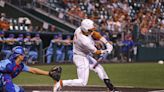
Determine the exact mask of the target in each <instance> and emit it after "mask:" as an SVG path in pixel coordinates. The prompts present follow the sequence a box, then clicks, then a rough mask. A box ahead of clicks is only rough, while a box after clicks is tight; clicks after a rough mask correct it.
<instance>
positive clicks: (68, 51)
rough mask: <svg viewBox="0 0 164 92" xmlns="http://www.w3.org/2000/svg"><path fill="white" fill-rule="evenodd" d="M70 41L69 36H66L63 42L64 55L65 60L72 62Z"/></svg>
mask: <svg viewBox="0 0 164 92" xmlns="http://www.w3.org/2000/svg"><path fill="white" fill-rule="evenodd" d="M72 42H73V41H72V39H71V36H70V35H67V37H66V39H65V40H64V45H65V53H66V60H68V61H69V62H72V60H73V51H72V50H73V46H72Z"/></svg>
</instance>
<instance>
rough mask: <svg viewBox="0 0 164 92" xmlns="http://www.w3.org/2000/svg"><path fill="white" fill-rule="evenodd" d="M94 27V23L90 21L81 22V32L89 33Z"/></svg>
mask: <svg viewBox="0 0 164 92" xmlns="http://www.w3.org/2000/svg"><path fill="white" fill-rule="evenodd" d="M93 28H95V27H94V22H93V21H92V20H90V19H84V20H82V22H81V30H82V31H84V32H88V30H89V29H93Z"/></svg>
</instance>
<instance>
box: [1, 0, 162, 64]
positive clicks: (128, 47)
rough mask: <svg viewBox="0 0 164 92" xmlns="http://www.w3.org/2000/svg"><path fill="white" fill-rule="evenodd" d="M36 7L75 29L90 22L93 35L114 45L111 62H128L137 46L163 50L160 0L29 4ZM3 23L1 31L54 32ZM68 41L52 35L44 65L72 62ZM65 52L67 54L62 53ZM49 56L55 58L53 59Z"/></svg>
mask: <svg viewBox="0 0 164 92" xmlns="http://www.w3.org/2000/svg"><path fill="white" fill-rule="evenodd" d="M37 3H40V4H43V5H48V6H50V7H51V8H54V9H55V10H56V11H57V12H58V14H56V13H55V15H54V16H56V15H57V17H58V18H59V19H61V20H64V21H67V22H68V23H70V24H73V25H75V26H79V25H80V22H81V20H82V19H83V18H90V19H92V20H94V21H95V23H96V25H97V31H99V32H100V33H101V34H102V35H103V36H104V37H105V38H107V39H108V40H111V41H113V43H114V51H113V52H112V56H111V57H115V58H113V60H114V61H117V60H118V59H119V60H121V61H125V60H127V61H128V62H130V61H132V59H134V57H135V55H136V54H137V47H138V46H147V47H157V46H161V47H164V35H163V34H164V1H163V0H33V5H34V6H35V4H37ZM36 7H37V5H36ZM48 8H49V7H48ZM49 14H51V12H49ZM6 20H7V18H6V16H5V14H1V21H0V28H1V29H2V30H4V31H5V30H8V29H9V30H25V31H27V32H33V31H35V32H42V31H46V32H48V31H47V30H44V27H45V28H47V29H48V30H49V31H50V32H56V27H55V25H50V26H47V25H48V24H46V23H45V24H44V25H43V27H38V26H36V27H33V26H31V24H32V23H31V21H30V20H29V19H28V18H19V19H17V20H11V19H10V20H7V22H6ZM15 24H16V25H15ZM18 26H19V27H18ZM68 39H70V41H68V40H67V37H63V36H62V35H61V34H59V35H54V38H53V39H52V40H51V42H50V45H49V46H48V47H47V48H46V59H47V60H46V61H47V63H50V62H52V60H56V61H59V62H62V61H63V60H65V58H67V60H69V61H71V60H72V48H71V44H72V41H71V40H72V37H70V36H68ZM67 45H68V46H67ZM54 46H55V48H54ZM54 49H55V50H54ZM66 50H70V51H68V53H66V52H65V51H66ZM54 53H55V54H54ZM53 55H56V56H55V58H54V56H53ZM115 59H116V60H115Z"/></svg>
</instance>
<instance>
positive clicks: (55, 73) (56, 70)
mask: <svg viewBox="0 0 164 92" xmlns="http://www.w3.org/2000/svg"><path fill="white" fill-rule="evenodd" d="M61 72H62V68H61V67H60V66H54V67H52V69H51V70H50V71H49V76H50V77H51V78H52V79H54V80H56V81H59V80H60V77H61Z"/></svg>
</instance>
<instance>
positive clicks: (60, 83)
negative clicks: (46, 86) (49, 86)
mask: <svg viewBox="0 0 164 92" xmlns="http://www.w3.org/2000/svg"><path fill="white" fill-rule="evenodd" d="M62 86H63V82H62V80H60V81H58V82H56V83H54V87H53V92H57V91H60V90H61V89H62Z"/></svg>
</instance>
